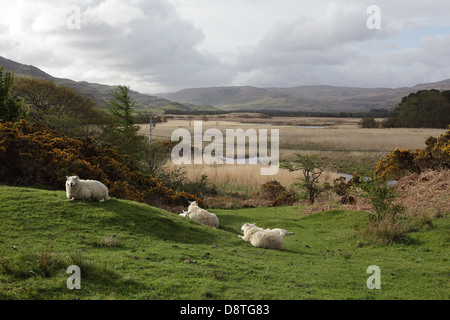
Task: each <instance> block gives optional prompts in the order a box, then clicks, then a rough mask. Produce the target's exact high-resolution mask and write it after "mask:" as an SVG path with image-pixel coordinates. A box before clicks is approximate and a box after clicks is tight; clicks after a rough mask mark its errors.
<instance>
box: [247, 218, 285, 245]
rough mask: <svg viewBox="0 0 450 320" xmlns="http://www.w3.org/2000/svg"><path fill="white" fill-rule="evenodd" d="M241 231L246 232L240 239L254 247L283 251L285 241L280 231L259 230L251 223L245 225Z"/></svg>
mask: <svg viewBox="0 0 450 320" xmlns="http://www.w3.org/2000/svg"><path fill="white" fill-rule="evenodd" d="M241 230H242V231H243V232H244V236H239V237H240V238H242V239H244V241H246V242H249V243H250V244H251V245H252V246H254V247H257V248H264V249H274V250H283V244H284V240H283V237H282V235H281V233H280V232H279V231H275V230H270V229H263V228H259V227H257V226H256V225H255V224H250V223H245V224H244V225H243V226H242V227H241Z"/></svg>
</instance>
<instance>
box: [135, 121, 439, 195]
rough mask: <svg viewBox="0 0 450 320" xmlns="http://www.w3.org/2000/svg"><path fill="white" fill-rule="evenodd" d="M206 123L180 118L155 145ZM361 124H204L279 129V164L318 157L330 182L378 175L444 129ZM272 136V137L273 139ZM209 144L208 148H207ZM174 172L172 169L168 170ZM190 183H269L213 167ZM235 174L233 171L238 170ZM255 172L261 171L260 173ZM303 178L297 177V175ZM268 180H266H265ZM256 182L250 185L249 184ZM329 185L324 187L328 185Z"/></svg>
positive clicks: (165, 126) (285, 176)
mask: <svg viewBox="0 0 450 320" xmlns="http://www.w3.org/2000/svg"><path fill="white" fill-rule="evenodd" d="M195 120H197V121H201V120H202V117H200V116H199V117H198V118H188V117H187V116H177V117H174V119H169V121H168V122H166V123H159V124H158V125H157V126H156V127H155V128H154V129H153V131H152V137H153V139H156V140H167V139H170V137H171V134H172V132H173V131H174V130H175V129H178V128H186V129H188V130H190V131H191V133H192V132H193V128H194V127H193V126H194V121H195ZM360 120H361V119H352V118H284V117H275V118H265V117H258V115H251V114H250V115H248V114H244V115H239V114H237V115H226V116H210V117H208V121H206V122H205V121H203V123H202V125H203V131H205V130H207V129H210V128H216V129H219V130H221V131H222V132H223V133H224V135H225V130H226V129H238V128H240V129H243V130H247V129H249V128H253V129H256V130H258V129H268V130H270V129H279V130H280V160H292V159H294V158H295V154H296V153H301V154H304V155H307V154H316V155H318V156H319V157H320V158H321V159H322V160H321V161H322V163H323V164H324V166H325V167H326V168H327V171H328V180H332V179H333V177H334V176H335V174H336V173H348V174H352V173H353V172H354V170H355V169H356V168H357V167H359V168H361V169H364V170H373V169H374V168H375V166H376V164H377V163H378V161H379V160H380V159H381V158H382V157H384V156H385V155H386V154H387V153H388V152H390V151H392V150H394V149H396V148H400V149H408V148H409V149H411V150H415V149H423V148H424V147H425V140H426V139H427V138H428V137H429V136H439V135H440V134H442V133H444V132H445V131H446V130H444V129H407V128H397V129H383V128H379V129H362V128H360V127H359V125H358V122H359V121H360ZM148 132H149V128H148V125H141V130H140V133H141V134H143V135H147V136H148ZM269 135H270V134H269ZM207 144H208V143H205V144H204V146H206V145H207ZM172 169H174V168H173V167H170V166H169V170H172ZM186 169H187V170H186V171H187V172H188V173H189V177H190V178H191V179H193V180H198V179H200V177H201V175H202V174H207V175H208V177H209V178H210V179H212V182H213V183H215V184H217V185H223V184H230V183H231V184H232V185H234V186H241V187H242V186H251V187H254V186H255V184H259V185H260V184H261V182H262V183H264V182H265V181H266V180H267V179H265V178H264V177H262V178H259V177H257V176H260V175H259V174H257V176H256V175H253V174H252V175H250V174H241V173H242V172H244V171H245V172H253V171H254V170H253V169H251V168H248V166H247V167H245V166H234V167H233V168H231V169H230V168H227V167H226V166H220V168H219V167H215V168H212V167H211V166H208V165H203V166H199V165H197V166H193V165H189V166H188V167H187V168H186ZM233 169H234V170H233ZM256 170H259V168H257V169H256ZM297 174H298V173H297ZM297 177H298V176H296V174H291V175H289V173H285V172H284V173H280V174H279V176H278V177H276V179H277V180H279V181H280V182H282V184H283V185H284V186H286V187H287V186H289V185H290V184H292V182H294V181H295V179H296V178H297ZM261 179H263V180H261ZM249 180H251V181H249ZM328 180H325V181H328Z"/></svg>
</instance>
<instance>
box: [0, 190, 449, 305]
mask: <svg viewBox="0 0 450 320" xmlns="http://www.w3.org/2000/svg"><path fill="white" fill-rule="evenodd" d="M0 202H1V203H2V206H1V207H0V284H1V286H0V299H14V300H15V299H28V300H36V299H43V300H47V299H62V300H71V299H82V300H97V299H100V300H103V299H111V300H121V299H130V300H140V299H149V300H160V299H163V300H222V299H229V300H303V299H443V300H446V299H449V298H450V296H449V291H448V289H449V288H448V263H447V260H448V259H447V258H448V257H447V256H448V251H447V245H448V230H449V227H450V219H449V217H448V216H445V217H444V218H441V219H436V220H435V221H434V222H433V228H424V229H423V230H421V231H419V232H415V233H413V234H412V235H411V242H410V243H409V244H403V245H393V246H389V247H386V246H373V245H364V243H362V242H360V241H359V240H358V238H359V236H358V230H359V229H360V228H361V227H362V226H363V225H364V224H365V222H366V221H367V214H366V213H363V212H356V211H346V210H332V211H327V212H322V213H316V214H312V215H307V214H305V213H303V211H304V209H305V208H304V207H301V206H300V207H299V206H297V207H279V208H254V209H240V210H214V212H215V213H216V214H217V216H218V217H219V219H220V221H221V226H220V228H219V229H218V230H212V229H209V228H207V227H204V226H202V225H199V224H197V223H195V222H193V221H191V220H188V219H186V218H183V217H181V216H178V215H175V214H172V213H169V212H166V211H164V210H161V209H158V208H154V207H149V206H147V205H144V204H139V203H136V202H131V201H126V200H117V199H114V198H113V199H112V200H111V201H109V202H106V203H85V202H78V201H76V202H70V201H69V200H68V199H67V198H66V197H65V193H64V191H55V190H46V189H42V188H14V187H7V186H2V185H0ZM247 221H251V222H256V223H257V224H258V225H259V226H261V227H264V228H267V227H281V228H285V229H287V230H289V231H291V232H294V233H295V234H294V235H293V236H289V237H285V246H284V247H285V250H284V251H273V250H264V249H259V248H254V247H252V246H251V245H249V244H247V243H244V242H243V241H242V240H241V239H239V238H238V237H237V235H239V234H241V232H240V226H241V225H242V224H243V223H244V222H247ZM70 265H77V266H79V267H80V269H81V290H69V289H67V286H66V282H67V278H68V277H69V275H68V274H67V273H66V269H67V267H68V266H70ZM370 265H378V266H380V268H381V272H382V273H381V274H382V290H369V289H368V288H367V285H366V281H367V278H368V277H369V276H370V275H369V274H367V273H366V269H367V268H368V267H369V266H370ZM176 311H177V310H173V309H170V310H165V312H169V313H171V312H176Z"/></svg>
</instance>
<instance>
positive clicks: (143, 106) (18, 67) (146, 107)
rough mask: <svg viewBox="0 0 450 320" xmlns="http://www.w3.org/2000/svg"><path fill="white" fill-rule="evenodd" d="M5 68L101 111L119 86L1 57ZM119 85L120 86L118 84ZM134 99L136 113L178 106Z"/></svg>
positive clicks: (135, 95)
mask: <svg viewBox="0 0 450 320" xmlns="http://www.w3.org/2000/svg"><path fill="white" fill-rule="evenodd" d="M2 65H3V66H5V70H6V71H14V74H15V76H16V77H33V78H41V79H45V80H51V81H54V82H55V83H57V84H59V85H63V86H66V87H69V88H71V89H73V90H75V91H77V92H79V93H81V94H82V95H84V96H86V97H88V98H90V99H92V100H93V101H95V103H96V105H97V107H99V108H101V109H106V108H107V103H106V101H108V100H110V99H111V92H114V90H115V89H116V87H117V86H110V85H105V84H99V83H90V82H86V81H74V80H71V79H63V78H57V77H53V76H52V75H50V74H48V73H46V72H44V71H42V70H40V69H39V68H36V67H34V66H31V65H25V64H21V63H18V62H15V61H12V60H9V59H6V58H3V57H0V66H2ZM117 85H119V84H117ZM130 94H131V96H132V98H133V99H134V100H135V101H136V104H135V111H139V112H148V111H152V112H154V113H163V112H164V110H165V109H173V108H174V105H177V104H176V103H174V102H173V101H171V100H167V99H164V98H158V97H156V96H152V95H149V94H144V93H140V92H137V91H131V93H130ZM178 105H179V107H180V108H179V110H181V111H183V110H186V109H187V110H191V111H195V110H209V111H215V110H217V109H216V108H214V107H210V106H197V105H193V104H189V103H188V104H178Z"/></svg>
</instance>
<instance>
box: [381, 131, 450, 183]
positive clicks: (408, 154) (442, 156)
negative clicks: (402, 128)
mask: <svg viewBox="0 0 450 320" xmlns="http://www.w3.org/2000/svg"><path fill="white" fill-rule="evenodd" d="M425 144H426V147H425V149H423V150H416V151H411V150H409V149H404V150H400V149H398V148H397V149H395V150H394V151H391V152H390V153H389V154H388V156H387V157H386V158H383V159H381V160H380V161H379V162H378V164H377V168H376V171H375V174H376V175H377V176H378V177H381V178H384V179H387V178H390V179H396V180H398V179H400V178H401V177H404V176H405V175H407V174H410V173H421V172H424V171H426V170H441V169H449V168H450V130H449V131H447V132H446V133H445V134H442V135H441V136H439V137H437V138H436V137H429V138H428V139H427V140H426V141H425Z"/></svg>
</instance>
